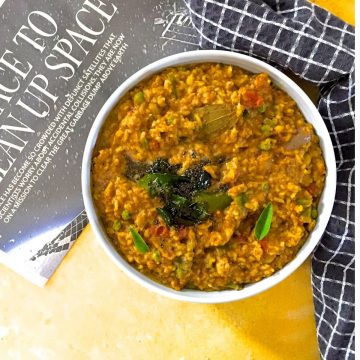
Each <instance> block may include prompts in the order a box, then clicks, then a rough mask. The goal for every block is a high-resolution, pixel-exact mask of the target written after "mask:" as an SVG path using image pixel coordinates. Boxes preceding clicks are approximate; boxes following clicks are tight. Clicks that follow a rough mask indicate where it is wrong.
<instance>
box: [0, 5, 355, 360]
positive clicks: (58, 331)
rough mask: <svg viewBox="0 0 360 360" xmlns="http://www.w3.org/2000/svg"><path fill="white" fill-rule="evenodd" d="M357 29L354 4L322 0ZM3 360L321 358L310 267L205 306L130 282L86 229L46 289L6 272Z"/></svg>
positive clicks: (0, 341)
mask: <svg viewBox="0 0 360 360" xmlns="http://www.w3.org/2000/svg"><path fill="white" fill-rule="evenodd" d="M314 2H315V3H317V4H318V5H321V6H324V7H326V8H327V9H329V10H330V11H332V12H333V13H335V14H336V15H338V16H340V17H342V18H343V19H344V20H346V21H347V22H349V23H354V1H353V0H347V1H344V0H343V1H338V0H333V1H331V0H321V1H320V0H317V1H314ZM0 302H1V310H0V358H1V359H26V360H32V359H44V360H52V359H56V360H58V359H59V360H60V359H61V360H63V359H64V360H72V359H79V360H81V359H90V360H91V359H94V360H95V359H96V360H102V359H106V360H107V359H116V360H127V359H129V360H134V359H135V360H138V359H141V360H142V359H147V360H152V359H154V360H158V359H159V360H162V359H164V360H168V359H169V360H172V359H174V360H175V359H177V360H192V359H194V360H223V359H229V360H232V359H234V360H237V359H241V360H242V359H244V360H255V359H256V360H259V359H261V360H263V359H266V360H282V359H284V360H285V359H286V360H289V359H292V360H296V359H301V360H312V359H319V353H318V349H317V342H316V333H315V322H314V309H313V303H312V295H311V284H310V262H309V261H307V262H306V263H305V264H304V265H303V266H302V267H301V268H300V269H299V270H298V271H296V272H295V273H294V274H293V275H292V276H291V277H289V278H288V279H287V280H285V281H284V282H282V283H281V284H279V285H277V286H276V287H274V288H272V289H270V290H268V291H266V292H265V293H262V294H260V295H258V296H255V297H253V298H250V299H246V300H243V301H240V302H236V303H230V304H222V305H200V304H199V305H198V304H187V303H181V302H177V301H174V300H169V299H166V298H163V297H161V296H158V295H155V294H153V293H150V292H148V291H147V290H145V289H143V288H142V287H140V286H139V285H137V284H135V283H133V282H132V281H131V280H129V279H128V278H127V277H126V276H125V275H124V274H123V273H122V272H121V271H120V270H119V269H118V268H117V267H116V266H115V265H114V264H113V263H112V262H111V261H110V259H108V258H107V256H106V254H105V253H104V252H103V250H102V249H101V248H100V246H99V245H98V243H97V242H96V240H95V236H94V234H93V233H92V231H91V229H90V227H87V228H86V229H85V231H84V232H83V233H82V235H81V237H80V238H79V240H77V242H76V243H75V245H74V246H73V248H72V249H71V251H70V252H69V254H68V255H67V256H66V258H65V260H64V262H63V263H62V265H61V266H60V268H59V269H58V271H57V272H56V274H55V275H54V276H53V278H52V279H51V280H50V282H49V283H48V285H47V286H46V287H45V288H44V289H40V288H38V287H36V286H34V285H32V284H30V283H29V282H27V281H26V280H24V279H22V278H21V277H20V276H18V275H16V274H15V273H13V272H12V271H11V270H8V269H7V268H5V267H4V266H0Z"/></svg>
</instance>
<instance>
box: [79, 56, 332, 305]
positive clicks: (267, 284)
mask: <svg viewBox="0 0 360 360" xmlns="http://www.w3.org/2000/svg"><path fill="white" fill-rule="evenodd" d="M204 62H215V63H224V64H231V65H236V66H239V67H241V68H243V69H245V70H248V71H250V72H253V73H259V72H266V73H268V74H269V75H270V77H271V79H272V80H273V82H274V83H275V84H276V85H277V86H279V87H280V88H281V89H283V90H284V91H286V92H287V93H288V94H289V95H290V96H291V97H292V98H293V99H294V100H295V101H296V102H297V105H298V106H299V108H300V109H301V111H302V113H303V115H304V117H305V118H306V120H307V121H308V122H309V123H311V124H312V125H313V127H314V128H315V130H316V133H317V135H318V136H319V138H320V146H321V148H322V151H323V156H324V159H325V163H326V168H327V175H326V180H325V187H324V191H323V193H322V196H321V199H320V203H319V208H318V213H319V217H318V221H317V224H316V226H315V228H314V230H313V231H312V232H311V234H310V235H309V237H308V239H307V240H306V242H305V244H304V245H303V247H302V248H301V249H300V251H299V252H298V254H297V255H296V257H295V258H294V259H293V260H292V261H291V262H289V263H288V264H287V265H286V266H285V267H284V268H282V269H281V270H279V271H278V272H276V273H274V274H273V275H272V276H270V277H268V278H265V279H263V280H261V281H259V282H257V283H254V284H250V285H247V286H245V287H244V288H243V289H241V290H223V291H214V292H205V291H199V290H188V289H185V290H181V291H175V290H173V289H170V288H168V287H166V286H164V285H161V284H159V283H157V282H155V281H153V280H151V279H150V278H148V277H147V276H145V275H143V274H141V273H140V272H138V271H137V270H136V269H135V268H133V267H132V266H131V265H130V264H129V263H128V262H127V261H126V260H125V259H124V258H123V257H122V256H121V255H120V254H119V253H118V252H117V251H116V250H115V248H114V246H113V245H112V243H111V241H110V240H109V238H108V237H107V235H106V233H105V231H104V229H103V227H102V225H101V222H100V220H99V218H98V216H97V213H96V210H95V207H94V203H93V200H92V195H91V179H90V172H91V158H92V153H93V149H94V146H95V143H96V141H97V138H98V135H99V132H100V130H101V127H102V126H103V124H104V122H105V120H106V118H107V117H108V115H109V113H110V111H111V110H112V109H113V108H114V106H115V105H116V104H117V103H118V101H119V100H120V99H121V98H122V97H123V96H124V95H125V94H126V93H127V92H128V91H129V90H130V89H132V88H133V87H134V86H135V85H137V84H138V83H139V82H140V81H142V80H144V79H146V78H148V77H150V76H152V75H153V74H155V73H157V72H159V71H161V70H163V69H165V68H167V67H169V66H177V65H185V64H196V63H204ZM335 189H336V162H335V156H334V151H333V147H332V144H331V140H330V136H329V133H328V131H327V129H326V126H325V124H324V122H323V120H322V118H321V116H320V114H319V113H318V111H317V109H316V107H315V106H314V104H313V103H312V102H311V100H310V99H309V98H308V96H307V95H306V94H305V93H304V92H303V91H302V90H301V89H300V88H299V86H298V85H296V84H295V83H294V82H293V81H292V80H290V79H289V78H288V77H287V76H286V75H284V74H283V73H282V72H280V71H279V70H277V69H275V68H274V67H272V66H270V65H268V64H266V63H264V62H262V61H260V60H257V59H254V58H251V57H249V56H246V55H241V54H237V53H231V52H227V51H219V50H198V51H190V52H185V53H180V54H176V55H172V56H169V57H166V58H163V59H161V60H158V61H156V62H154V63H152V64H150V65H147V66H145V67H144V68H143V69H141V70H139V71H138V72H137V73H135V74H134V75H132V76H131V77H130V78H128V79H127V80H126V81H125V82H124V83H123V84H121V85H120V86H119V88H118V89H117V90H116V91H115V92H114V93H113V94H112V95H111V96H110V98H109V99H108V100H107V101H106V103H105V104H104V106H103V107H102V109H101V110H100V112H99V114H98V116H97V118H96V119H95V122H94V124H93V126H92V128H91V131H90V134H89V137H88V140H87V143H86V147H85V152H84V157H83V163H82V191H83V198H84V203H85V209H86V213H87V215H88V217H89V221H90V224H91V227H92V229H93V230H94V232H95V234H96V236H97V238H98V240H99V241H100V243H101V245H102V246H103V248H104V249H105V251H106V253H107V254H108V255H109V256H110V257H111V258H112V259H113V261H114V262H115V263H116V264H117V265H118V266H119V267H120V269H121V270H122V271H124V272H125V273H126V274H127V275H128V276H129V277H130V278H132V279H133V280H135V281H136V282H138V283H139V284H141V285H143V286H145V287H146V288H147V289H149V290H152V291H154V292H156V293H158V294H161V295H164V296H167V297H169V298H173V299H177V300H182V301H188V302H197V303H208V304H210V303H224V302H229V301H235V300H240V299H244V298H247V297H249V296H253V295H256V294H259V293H260V292H262V291H264V290H267V289H269V288H271V287H272V286H274V285H276V284H278V283H279V282H280V281H282V280H284V279H285V278H286V277H288V276H289V275H290V274H291V273H292V272H294V271H295V270H296V269H297V268H298V267H299V266H300V265H301V264H302V263H303V262H304V261H305V259H306V258H307V257H308V256H309V255H310V254H311V253H312V251H313V250H314V248H315V247H316V245H317V244H318V243H319V241H320V239H321V236H322V234H323V232H324V230H325V227H326V225H327V223H328V221H329V218H330V215H331V210H332V207H333V203H334V198H335Z"/></svg>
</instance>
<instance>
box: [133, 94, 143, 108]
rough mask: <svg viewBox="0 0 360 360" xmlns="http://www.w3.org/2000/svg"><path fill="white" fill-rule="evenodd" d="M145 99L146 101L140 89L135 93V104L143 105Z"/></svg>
mask: <svg viewBox="0 0 360 360" xmlns="http://www.w3.org/2000/svg"><path fill="white" fill-rule="evenodd" d="M144 101H145V96H144V93H143V92H142V91H139V92H137V93H136V94H135V95H134V104H135V105H141V104H142V103H143V102H144Z"/></svg>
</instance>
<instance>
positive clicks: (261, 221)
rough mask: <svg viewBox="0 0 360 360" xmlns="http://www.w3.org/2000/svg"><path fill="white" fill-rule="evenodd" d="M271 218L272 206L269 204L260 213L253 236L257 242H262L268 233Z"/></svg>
mask: <svg viewBox="0 0 360 360" xmlns="http://www.w3.org/2000/svg"><path fill="white" fill-rule="evenodd" d="M272 216H273V206H272V204H271V203H269V204H267V205H266V207H265V208H264V210H263V211H262V212H261V214H260V216H259V218H258V220H257V222H256V225H255V236H256V238H257V239H258V240H262V239H263V238H264V237H265V236H266V235H267V234H268V233H269V231H270V227H271V222H272Z"/></svg>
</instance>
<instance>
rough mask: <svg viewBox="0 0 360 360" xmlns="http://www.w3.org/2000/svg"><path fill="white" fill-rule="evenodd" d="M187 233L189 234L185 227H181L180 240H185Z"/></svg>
mask: <svg viewBox="0 0 360 360" xmlns="http://www.w3.org/2000/svg"><path fill="white" fill-rule="evenodd" d="M187 233H188V231H187V229H186V228H185V227H181V228H180V229H179V239H180V240H182V239H185V238H186V236H187Z"/></svg>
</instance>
